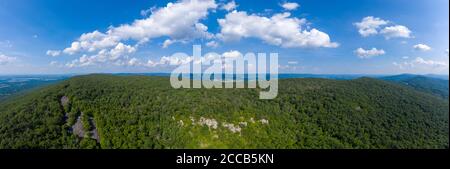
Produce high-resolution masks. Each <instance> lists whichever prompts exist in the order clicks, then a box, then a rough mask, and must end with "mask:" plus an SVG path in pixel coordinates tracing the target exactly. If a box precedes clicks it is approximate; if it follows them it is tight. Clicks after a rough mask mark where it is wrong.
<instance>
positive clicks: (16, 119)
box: [0, 75, 449, 149]
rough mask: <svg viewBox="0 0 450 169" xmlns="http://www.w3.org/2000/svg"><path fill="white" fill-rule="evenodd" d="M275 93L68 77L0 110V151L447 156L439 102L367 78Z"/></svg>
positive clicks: (310, 82)
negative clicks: (409, 152) (433, 152)
mask: <svg viewBox="0 0 450 169" xmlns="http://www.w3.org/2000/svg"><path fill="white" fill-rule="evenodd" d="M279 90H280V91H279V94H278V97H277V98H276V99H274V100H259V99H258V96H259V89H172V88H171V86H170V84H169V80H168V78H166V77H147V76H111V75H87V76H78V77H73V78H71V79H69V80H65V81H63V82H61V83H58V84H54V85H51V86H49V87H45V88H42V89H38V90H36V91H33V92H30V93H28V94H27V95H24V96H19V97H16V98H13V99H10V100H8V101H5V102H3V103H0V148H106V149H107V148H448V145H449V140H448V136H449V127H448V114H449V103H448V100H446V99H443V98H440V97H437V96H433V95H430V94H427V93H422V92H418V91H415V90H413V89H411V88H408V87H404V86H401V85H396V84H392V83H389V82H384V81H381V80H376V79H371V78H360V79H356V80H325V79H283V80H280V86H279ZM80 133H81V134H80Z"/></svg>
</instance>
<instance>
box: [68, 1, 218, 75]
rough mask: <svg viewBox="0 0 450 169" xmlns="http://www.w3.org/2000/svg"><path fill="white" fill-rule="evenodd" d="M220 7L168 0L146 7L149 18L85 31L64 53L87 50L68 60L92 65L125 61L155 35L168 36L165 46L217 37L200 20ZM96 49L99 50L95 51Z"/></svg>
mask: <svg viewBox="0 0 450 169" xmlns="http://www.w3.org/2000/svg"><path fill="white" fill-rule="evenodd" d="M216 8H217V5H216V3H215V1H214V0H180V1H177V2H176V3H168V4H167V6H166V7H162V8H151V9H150V10H148V11H145V13H146V14H147V15H149V16H148V17H147V18H145V19H138V20H135V21H134V22H133V23H131V24H123V25H120V26H117V27H110V28H109V29H108V31H106V32H100V31H97V30H96V31H93V32H89V33H84V34H82V35H81V36H80V37H79V38H78V40H76V41H74V42H72V44H71V45H70V46H69V47H67V48H66V49H64V50H63V53H65V54H69V55H73V54H78V53H83V54H84V55H83V57H80V58H79V59H77V60H74V61H72V62H70V63H68V65H69V67H70V66H76V65H78V66H79V65H92V64H94V63H103V62H105V61H108V60H109V61H114V62H113V63H114V64H119V65H120V64H122V65H123V64H124V63H125V61H124V60H127V57H126V56H128V54H130V53H133V52H134V51H136V50H137V49H138V48H139V46H140V45H141V44H143V43H146V42H148V41H150V40H152V39H155V38H160V37H167V38H168V40H166V41H165V42H164V43H163V45H162V47H164V48H167V47H169V45H171V44H173V43H175V42H185V41H191V40H195V39H199V38H200V39H203V38H205V39H211V38H213V37H214V35H213V34H211V33H209V32H208V27H207V26H206V25H204V24H202V23H200V21H201V20H203V19H205V18H206V16H207V15H208V13H209V10H213V9H216ZM150 13H151V14H150ZM125 43H134V44H125ZM93 52H95V53H94V54H92V53H93ZM88 55H90V56H88Z"/></svg>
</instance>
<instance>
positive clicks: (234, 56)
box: [222, 50, 242, 58]
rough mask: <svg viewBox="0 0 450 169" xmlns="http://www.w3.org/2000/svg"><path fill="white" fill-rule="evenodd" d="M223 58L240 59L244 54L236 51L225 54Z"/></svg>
mask: <svg viewBox="0 0 450 169" xmlns="http://www.w3.org/2000/svg"><path fill="white" fill-rule="evenodd" d="M222 56H223V57H225V58H238V57H242V53H241V52H239V51H236V50H231V51H229V52H225V53H223V54H222Z"/></svg>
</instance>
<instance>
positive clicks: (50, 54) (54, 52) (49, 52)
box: [46, 50, 61, 57]
mask: <svg viewBox="0 0 450 169" xmlns="http://www.w3.org/2000/svg"><path fill="white" fill-rule="evenodd" d="M46 54H47V55H48V56H53V57H56V56H59V55H60V54H61V51H59V50H47V52H46Z"/></svg>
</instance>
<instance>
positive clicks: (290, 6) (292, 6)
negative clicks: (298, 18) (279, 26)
mask: <svg viewBox="0 0 450 169" xmlns="http://www.w3.org/2000/svg"><path fill="white" fill-rule="evenodd" d="M281 7H283V8H284V9H285V10H288V11H291V10H296V9H297V8H298V7H300V5H299V4H298V3H295V2H286V3H284V4H281Z"/></svg>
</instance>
